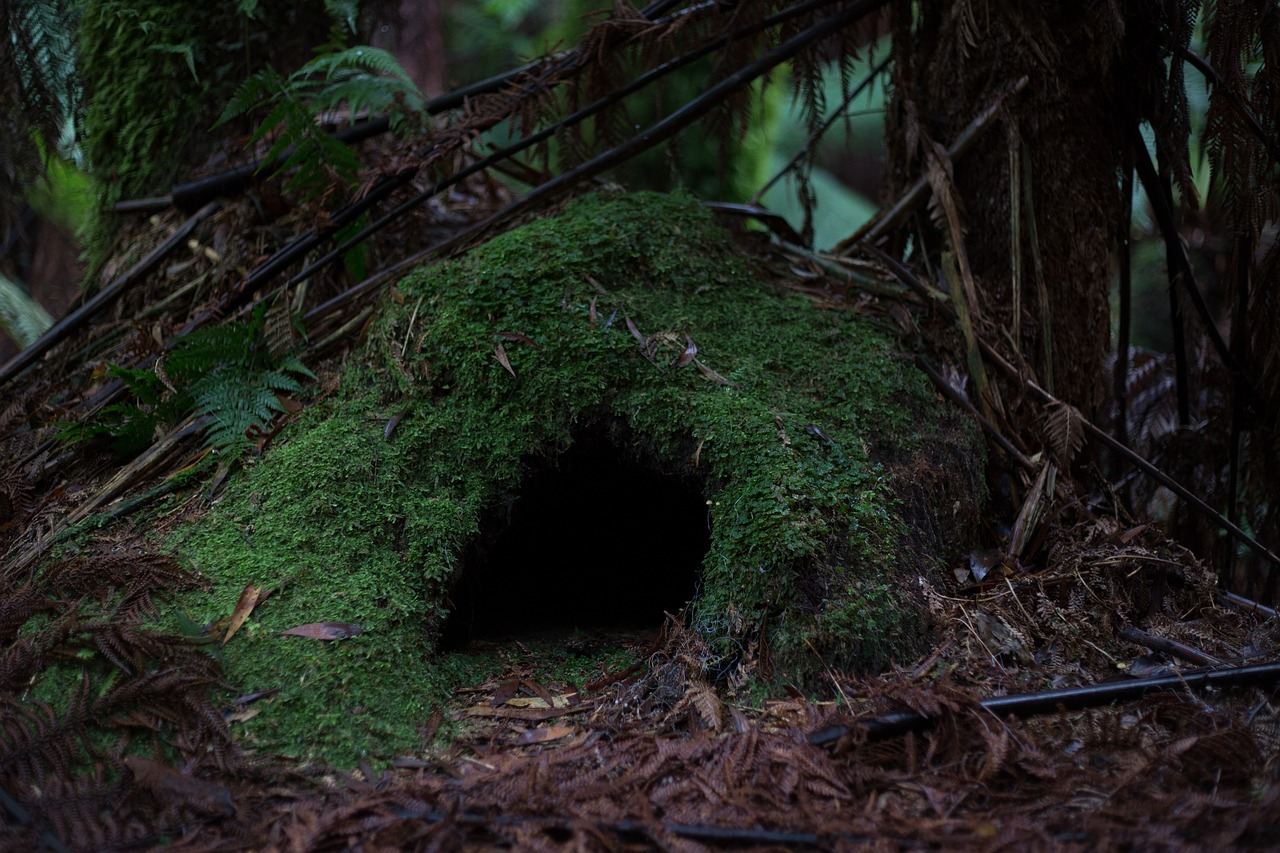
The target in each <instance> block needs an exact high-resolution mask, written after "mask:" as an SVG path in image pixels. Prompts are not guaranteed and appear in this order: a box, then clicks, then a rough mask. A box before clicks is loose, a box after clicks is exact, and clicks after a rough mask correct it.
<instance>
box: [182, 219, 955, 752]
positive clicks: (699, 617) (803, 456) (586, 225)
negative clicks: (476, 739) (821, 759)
mask: <svg viewBox="0 0 1280 853" xmlns="http://www.w3.org/2000/svg"><path fill="white" fill-rule="evenodd" d="M689 342H693V343H695V344H696V347H697V353H696V359H694V360H693V361H689V360H688V359H687V355H685V354H686V351H687V349H688V348H689ZM891 343H892V342H891V340H890V338H889V337H888V336H887V335H886V334H885V332H884V331H882V330H880V329H879V328H877V327H875V326H873V325H871V324H869V323H867V322H864V321H861V320H859V319H858V318H857V317H856V316H854V315H852V314H851V313H849V312H832V311H822V310H819V309H816V308H814V307H813V306H812V305H811V304H810V303H809V302H808V301H807V300H806V299H804V298H802V297H800V296H797V295H795V294H793V293H789V292H785V291H779V290H776V289H775V288H773V287H771V286H769V285H766V284H763V283H761V282H760V281H759V280H757V279H756V278H754V277H753V274H752V270H751V268H750V266H749V264H748V263H747V262H746V261H745V260H744V259H743V258H742V257H741V255H740V253H738V252H737V251H735V248H734V247H733V246H732V245H731V242H730V239H729V237H728V235H727V234H725V233H724V232H722V231H721V230H719V229H718V228H717V227H716V226H715V225H714V224H713V223H712V222H711V220H710V215H709V214H708V213H707V212H706V210H705V209H703V208H701V207H700V206H699V205H697V204H696V203H693V202H691V201H690V200H688V199H684V198H680V197H664V196H655V195H645V194H639V195H620V196H607V195H596V196H589V197H585V198H582V199H578V200H577V201H575V202H573V203H571V204H570V205H569V206H568V207H567V209H566V210H565V211H564V212H563V214H561V215H559V216H557V217H554V218H547V219H544V220H541V221H538V222H535V223H532V224H530V225H526V226H524V227H521V228H519V229H516V230H514V231H512V232H510V233H508V234H505V235H503V236H500V237H497V238H495V239H493V240H491V241H490V242H489V243H487V244H486V245H484V246H483V247H481V248H479V249H476V250H474V251H472V252H471V253H470V254H469V255H467V256H466V257H463V258H461V259H457V260H452V261H448V262H444V263H439V264H436V265H433V266H426V267H423V268H420V269H419V270H418V271H416V272H414V273H413V274H411V275H410V276H408V277H407V278H406V279H404V280H403V281H401V282H400V283H399V284H398V285H397V287H396V288H395V290H394V292H393V293H392V298H390V299H388V300H387V302H386V306H385V308H384V309H383V310H382V312H381V314H380V316H379V318H378V320H377V322H376V324H375V326H374V327H373V329H372V331H371V333H370V336H369V341H368V344H367V347H366V350H365V353H364V356H363V357H362V358H360V359H353V360H352V362H351V364H350V366H349V367H348V369H347V373H346V376H345V379H344V381H343V385H342V388H341V391H340V393H338V394H336V395H335V396H334V397H333V398H332V399H330V400H329V401H327V402H325V403H323V404H321V405H318V406H315V407H313V408H312V409H311V410H310V411H308V412H307V413H306V415H305V416H304V417H303V418H302V420H301V421H300V422H299V423H297V424H294V425H292V426H290V427H289V428H288V430H287V431H286V432H285V433H283V434H282V436H281V437H280V439H279V440H278V441H277V444H276V445H275V446H274V447H273V448H272V449H271V451H270V452H269V454H268V455H267V457H266V458H265V459H263V460H261V462H259V463H258V464H257V465H255V466H254V467H253V468H252V469H251V470H249V471H247V472H246V474H245V475H244V476H242V477H241V478H240V479H239V480H238V481H237V482H235V483H233V484H231V485H230V486H229V487H228V489H227V492H226V495H225V497H223V498H222V500H221V501H220V503H219V505H218V506H217V507H216V508H215V509H214V510H213V511H212V512H210V513H209V515H208V516H207V517H205V518H203V519H201V520H200V521H198V522H196V523H195V524H193V525H191V526H190V527H188V528H187V529H185V530H183V531H181V532H180V533H179V534H178V536H177V537H176V539H175V543H174V544H175V547H177V548H178V550H179V551H180V552H181V553H182V554H184V555H185V557H186V559H188V560H189V561H190V562H191V563H192V564H193V565H194V567H195V568H196V569H198V570H199V571H200V572H201V573H202V574H203V575H205V576H206V577H207V578H208V579H209V580H211V581H212V582H213V584H214V587H213V592H212V593H211V594H204V595H201V596H192V597H188V598H187V599H185V600H184V601H183V602H182V605H183V607H184V608H185V609H186V610H187V611H188V612H189V613H190V614H191V616H192V617H193V618H195V619H197V620H198V621H206V620H212V619H217V618H219V617H221V616H225V615H226V614H228V613H230V611H231V610H232V608H233V607H234V605H235V602H236V599H237V597H238V596H239V594H240V591H241V590H242V589H243V587H244V586H245V584H247V583H256V584H262V585H265V586H267V587H274V586H279V587H280V588H279V590H278V591H277V592H276V593H275V594H274V595H273V596H272V597H271V599H270V600H269V601H268V603H267V604H265V605H263V606H262V607H261V608H260V609H259V611H258V612H257V613H256V614H255V620H254V621H253V622H251V623H250V624H249V625H248V626H246V628H245V629H242V630H241V632H240V633H239V634H238V635H237V636H236V637H235V638H234V639H233V640H232V641H231V642H230V643H228V644H227V645H226V647H225V659H226V660H225V662H226V665H227V668H228V672H229V676H230V679H231V680H232V682H233V683H235V684H236V685H237V687H241V688H243V689H260V688H264V687H269V686H280V687H281V688H282V690H281V693H280V694H279V697H278V699H277V700H276V701H275V703H274V704H272V705H271V706H269V707H265V708H264V709H263V710H262V713H260V714H259V715H258V716H257V717H256V718H255V719H254V720H252V721H251V722H250V723H249V724H248V731H249V735H250V736H251V737H253V738H256V739H257V741H258V742H259V743H260V744H262V745H263V746H266V747H270V748H272V749H277V750H283V751H287V752H294V753H308V752H314V753H318V754H322V755H325V756H328V757H334V756H340V755H346V756H353V755H354V754H355V751H356V750H361V749H376V750H377V751H378V752H395V751H397V750H400V749H404V748H405V747H406V746H407V745H410V744H412V741H413V737H414V734H413V732H414V728H415V726H417V725H420V724H421V723H422V722H423V721H424V720H425V718H426V716H427V714H428V712H429V706H430V705H431V704H432V702H433V701H434V699H435V697H437V696H438V695H439V693H440V691H441V690H446V689H447V687H448V684H449V683H450V679H451V678H454V677H455V676H454V675H453V674H452V673H451V672H450V671H449V667H450V666H453V667H456V666H457V665H458V664H457V659H456V658H450V659H449V661H450V663H449V665H448V666H445V665H443V664H442V661H444V660H445V658H443V657H442V656H441V655H439V654H438V653H437V641H438V638H439V636H440V630H441V627H442V625H443V624H444V621H445V619H446V617H447V615H448V608H449V601H450V599H449V595H450V592H451V590H452V589H453V588H454V586H455V584H456V583H457V581H458V580H459V577H460V576H461V575H462V574H463V573H464V572H465V571H466V568H465V566H464V555H465V554H466V553H467V552H468V548H469V546H472V545H474V543H475V542H476V541H477V540H478V539H481V538H484V537H485V536H489V535H491V531H489V530H488V527H489V526H490V525H491V523H492V522H493V520H494V518H495V517H496V516H495V513H494V512H493V508H494V507H495V506H500V505H502V504H503V503H504V502H506V501H509V500H510V499H511V498H512V497H513V496H515V495H516V494H518V492H519V489H520V487H521V483H522V477H523V476H524V475H525V472H526V471H527V470H529V468H530V466H532V465H535V464H536V462H537V460H539V459H543V460H546V459H554V458H556V457H557V456H558V455H560V454H561V453H563V452H564V451H565V450H566V449H567V448H569V447H571V446H572V444H573V443H574V441H575V439H576V438H580V437H581V436H582V435H583V434H584V432H586V431H589V432H592V433H593V434H594V435H597V436H600V435H603V436H606V438H607V440H609V441H611V442H613V446H614V447H615V448H616V451H617V453H618V454H619V455H620V456H625V457H627V458H630V459H632V460H635V461H638V462H640V463H642V464H644V465H646V466H648V467H650V468H652V469H654V470H659V471H662V472H664V473H666V474H667V475H670V476H673V477H676V476H678V477H681V478H683V479H684V480H686V481H692V482H695V483H697V484H698V485H699V487H700V488H701V489H702V491H703V493H704V495H705V502H706V504H707V511H708V513H709V522H710V547H709V550H708V552H707V554H706V557H705V559H704V561H703V565H702V570H701V578H700V580H699V591H698V593H697V594H696V596H695V597H694V600H693V601H692V603H691V607H690V609H689V611H688V612H689V614H690V621H691V624H692V626H693V627H694V628H695V629H696V630H698V631H699V632H701V633H702V635H703V636H704V638H706V639H707V640H708V642H709V644H710V646H711V648H712V649H713V650H714V652H715V653H716V654H717V655H718V656H719V659H718V660H717V661H711V662H709V665H711V666H712V667H713V668H716V669H718V670H720V671H726V670H728V668H729V667H730V666H731V665H732V664H734V663H735V662H736V661H737V660H738V659H739V658H740V657H741V656H742V654H743V651H744V650H747V651H748V652H749V653H750V654H751V655H752V656H754V657H757V658H758V659H759V660H760V661H761V662H762V663H764V664H766V666H765V667H764V668H763V675H764V676H765V677H766V678H770V679H776V680H784V681H789V682H792V683H797V684H801V685H806V686H810V687H813V686H817V685H818V684H819V683H820V681H821V680H822V674H823V673H824V672H825V671H826V670H827V669H828V668H834V669H864V670H865V669H869V668H876V667H882V666H884V665H886V664H887V663H889V662H890V661H894V660H896V661H903V662H905V661H906V660H908V659H910V658H912V657H914V656H915V655H917V654H918V653H919V652H920V650H921V648H922V644H923V640H924V638H925V636H926V626H925V624H924V621H923V618H922V611H921V608H920V605H919V602H918V596H917V593H916V592H915V589H916V584H915V578H916V577H917V575H918V574H919V573H921V572H927V571H929V570H930V567H931V565H930V564H931V563H932V562H933V560H934V559H935V558H934V551H935V550H936V549H937V548H939V547H940V546H941V543H944V542H947V543H949V544H951V545H954V544H955V542H956V537H957V536H962V535H963V534H964V533H965V532H966V525H967V524H968V523H969V522H970V521H971V519H972V518H973V514H974V512H975V507H976V505H977V500H978V490H979V487H978V485H977V483H978V480H979V478H978V475H977V472H978V468H979V467H980V464H979V463H980V451H979V450H978V445H977V443H976V441H975V440H974V437H973V435H972V434H971V432H970V431H968V430H965V429H962V428H959V427H957V425H956V422H955V419H954V418H953V417H952V416H950V415H949V414H947V413H946V412H945V411H944V410H943V409H942V408H941V407H940V405H939V404H937V403H936V402H935V400H934V398H933V395H932V393H931V392H930V390H929V389H928V388H927V387H926V385H925V384H924V383H923V381H922V380H921V378H920V377H919V376H918V375H917V374H916V373H915V371H914V370H912V369H911V368H910V367H909V366H907V365H905V364H904V363H903V362H902V361H901V360H900V359H898V358H896V357H895V356H894V354H893V351H892V346H891ZM682 356H684V357H682ZM681 361H684V362H686V363H684V364H681V363H680V362H681ZM508 368H509V369H508ZM397 418H398V420H397V421H396V424H395V426H394V429H389V424H390V422H391V421H392V420H393V419H397ZM939 471H948V472H949V473H946V474H942V473H939ZM922 484H923V485H922ZM904 498H905V500H902V499H904ZM902 507H905V508H906V509H907V510H908V511H909V514H910V515H911V516H912V517H911V518H906V519H904V518H903V515H902V512H901V511H900V509H901V508H902ZM922 513H923V514H928V516H929V517H928V518H927V519H924V518H916V517H915V516H919V515H921V514H922ZM660 533H661V531H655V535H660ZM539 570H541V569H540V567H536V566H532V567H530V568H529V571H539ZM604 570H607V567H605V568H603V569H602V571H604ZM481 606H482V603H481ZM321 620H333V621H340V622H352V623H358V624H359V625H361V626H362V628H363V629H364V633H362V634H360V635H359V636H356V637H353V638H351V639H349V640H345V641H343V642H340V643H321V642H317V641H312V640H307V639H301V638H298V637H290V636H284V637H282V636H279V632H280V631H281V630H283V629H285V628H289V627H291V626H294V625H297V624H301V623H308V622H316V621H321ZM348 760H349V759H348Z"/></svg>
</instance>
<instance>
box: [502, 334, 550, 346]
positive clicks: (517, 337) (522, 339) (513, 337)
mask: <svg viewBox="0 0 1280 853" xmlns="http://www.w3.org/2000/svg"><path fill="white" fill-rule="evenodd" d="M498 337H500V338H506V339H507V340H509V341H513V342H515V343H518V344H528V345H529V346H531V347H533V348H534V349H542V347H540V346H538V342H537V341H535V340H534V339H533V338H531V337H529V336H528V335H522V334H520V333H519V332H498Z"/></svg>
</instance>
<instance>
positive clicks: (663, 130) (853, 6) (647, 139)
mask: <svg viewBox="0 0 1280 853" xmlns="http://www.w3.org/2000/svg"><path fill="white" fill-rule="evenodd" d="M887 2H888V0H855V2H853V3H850V4H849V5H848V6H845V7H844V8H842V9H841V10H840V11H839V12H837V13H835V14H833V15H832V16H831V17H829V18H825V19H823V20H821V21H819V22H817V23H816V24H814V25H813V26H811V27H809V28H808V29H806V30H803V31H801V32H799V33H797V34H796V35H794V36H792V37H791V38H790V39H788V40H787V41H785V42H783V43H782V44H780V45H778V46H777V47H776V48H774V49H773V50H771V51H769V52H768V53H767V54H765V55H764V56H762V57H761V58H760V59H758V60H756V61H755V62H753V63H751V64H750V65H747V66H744V67H743V68H740V69H738V70H737V71H735V72H734V73H733V74H730V75H729V76H728V77H726V78H724V79H723V80H721V81H720V82H719V83H717V84H715V85H714V86H712V87H711V88H709V89H707V90H706V91H705V92H703V93H702V94H701V95H699V96H698V97H697V98H694V99H693V100H692V101H689V102H688V103H687V104H685V105H684V106H682V107H681V108H680V109H678V110H676V111H675V112H673V113H671V115H669V116H667V117H666V118H663V119H662V120H660V121H657V122H654V123H653V124H651V125H649V127H647V128H645V129H644V130H643V131H641V132H640V133H639V134H637V135H636V136H633V137H631V138H630V139H628V140H627V141H626V142H623V143H621V144H620V145H616V146H614V147H613V148H610V149H609V150H608V151H604V152H602V153H600V154H598V155H596V156H595V157H593V158H591V159H590V160H588V161H586V162H585V163H581V164H579V165H578V166H576V167H574V168H573V169H570V170H569V171H567V172H564V173H563V174H560V175H557V176H556V177H554V178H552V179H551V180H549V181H547V182H546V183H545V184H541V185H539V186H537V187H534V188H533V189H532V190H530V191H529V192H528V193H527V194H525V195H524V196H522V197H520V198H518V199H516V200H515V201H513V202H511V203H510V204H508V205H507V206H506V207H504V208H502V209H501V210H499V211H498V212H497V213H494V214H493V215H492V216H490V217H488V218H487V219H484V220H482V221H481V222H478V223H476V224H475V225H472V226H471V227H469V228H467V229H465V230H464V231H462V232H460V233H458V234H455V235H454V236H452V237H449V238H447V239H445V240H442V241H440V242H438V243H436V244H434V245H432V246H428V247H427V248H426V249H423V250H422V251H420V252H417V253H416V254H413V255H410V256H409V257H407V258H404V259H403V260H401V261H399V262H397V263H395V264H393V265H391V266H390V267H387V268H385V269H383V270H381V271H379V272H378V273H377V274H375V275H374V276H373V277H372V278H370V279H367V280H366V281H363V282H361V283H360V284H358V285H356V286H355V287H353V288H352V289H350V290H348V291H346V292H345V293H342V294H339V295H338V296H336V297H334V298H333V299H331V300H329V301H328V302H326V303H325V304H324V305H321V306H317V307H316V308H313V309H312V310H311V311H310V312H308V314H307V319H308V320H310V319H311V318H313V317H317V316H320V315H322V314H324V313H327V312H328V311H331V310H333V309H334V308H336V307H337V306H338V305H340V304H342V303H344V302H346V301H349V300H350V299H352V298H355V297H356V296H359V295H360V294H363V293H365V292H367V291H369V290H371V289H372V288H374V287H376V286H377V285H378V284H380V283H381V282H383V281H385V280H386V279H387V278H388V277H390V276H392V275H396V274H398V273H401V272H404V271H406V270H409V269H412V268H413V267H415V266H417V265H418V264H421V263H422V262H423V261H425V260H427V259H428V258H430V257H433V256H436V255H439V254H441V253H442V252H444V251H446V250H448V249H450V248H452V247H455V246H458V245H465V244H466V243H467V241H469V240H471V239H474V238H476V237H479V236H481V235H483V234H486V233H488V232H489V231H491V230H492V229H493V228H494V227H496V226H497V225H499V224H500V223H502V222H505V221H506V220H508V219H510V218H511V217H513V216H515V215H516V214H518V213H521V212H523V211H525V210H527V209H529V208H531V207H534V206H536V205H538V204H541V203H542V202H544V201H546V200H547V199H549V198H551V197H553V196H555V195H557V194H559V193H562V192H564V191H566V190H567V189H569V188H570V187H572V186H574V185H575V184H577V183H579V182H581V181H584V180H586V179H588V178H592V177H595V176H596V175H598V174H600V173H601V172H604V171H606V170H608V169H611V168H613V167H614V166H616V165H618V164H619V163H622V162H623V161H625V160H627V159H629V158H631V157H633V156H635V155H636V154H639V153H640V152H642V151H646V150H648V149H649V148H652V147H654V146H655V145H657V144H658V143H660V142H663V141H664V140H666V139H668V138H670V137H672V136H674V135H675V134H677V133H679V132H680V131H681V130H683V129H684V128H686V127H688V126H689V125H690V124H692V123H693V122H694V121H696V120H697V119H699V118H701V117H702V115H703V114H704V113H707V112H710V111H711V110H712V109H714V108H715V107H717V106H719V105H720V104H721V103H722V102H723V100H724V97H725V96H726V95H728V94H729V93H730V92H732V91H733V90H735V89H739V88H741V87H743V86H745V85H747V84H748V83H750V82H751V81H752V80H754V79H755V78H757V77H759V76H761V75H762V74H764V73H766V72H767V71H769V70H770V69H771V68H773V67H774V66H776V65H779V64H781V63H783V62H786V61H787V60H789V59H791V58H792V57H794V56H795V55H796V54H798V53H799V52H800V51H802V50H804V49H805V48H807V47H810V46H811V45H813V44H815V43H817V42H819V41H821V40H822V39H824V38H827V37H829V36H831V35H832V34H834V33H835V32H837V31H838V30H840V29H842V28H843V27H845V26H848V25H849V24H851V23H853V22H854V21H855V20H857V19H858V18H860V17H863V16H865V15H867V14H869V13H871V12H874V11H875V10H877V9H879V8H880V7H881V6H883V5H885V4H886V3H887Z"/></svg>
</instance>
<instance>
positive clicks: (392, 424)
mask: <svg viewBox="0 0 1280 853" xmlns="http://www.w3.org/2000/svg"><path fill="white" fill-rule="evenodd" d="M407 414H409V409H408V407H405V408H403V409H401V410H400V411H398V412H396V413H395V414H394V415H392V416H391V418H390V420H388V421H387V426H386V428H385V429H384V430H383V431H382V440H383V441H390V440H391V434H392V433H393V432H395V431H396V427H398V426H400V421H402V420H404V416H405V415H407Z"/></svg>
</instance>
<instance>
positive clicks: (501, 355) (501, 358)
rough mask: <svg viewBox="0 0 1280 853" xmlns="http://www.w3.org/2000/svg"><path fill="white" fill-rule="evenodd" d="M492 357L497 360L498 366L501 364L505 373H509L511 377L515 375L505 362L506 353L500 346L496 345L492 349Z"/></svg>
mask: <svg viewBox="0 0 1280 853" xmlns="http://www.w3.org/2000/svg"><path fill="white" fill-rule="evenodd" d="M493 357H494V358H496V359H497V360H498V364H501V365H502V366H503V367H505V368H506V369H507V373H510V374H511V375H512V376H515V375H516V372H515V371H514V370H512V369H511V362H509V361H507V351H506V350H505V349H503V348H502V344H498V345H497V346H496V347H494V348H493Z"/></svg>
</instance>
